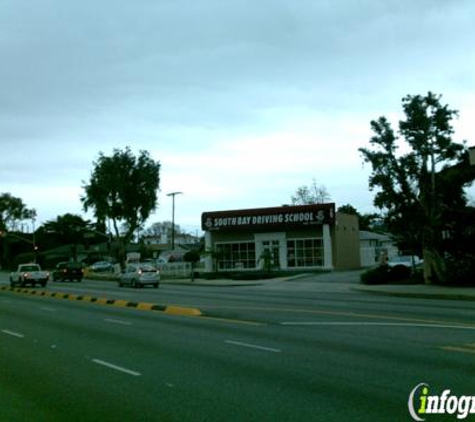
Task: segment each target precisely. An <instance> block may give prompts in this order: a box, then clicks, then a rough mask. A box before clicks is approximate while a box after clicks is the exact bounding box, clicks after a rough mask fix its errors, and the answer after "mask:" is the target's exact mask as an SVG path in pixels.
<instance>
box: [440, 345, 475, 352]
mask: <svg viewBox="0 0 475 422" xmlns="http://www.w3.org/2000/svg"><path fill="white" fill-rule="evenodd" d="M441 349H443V350H447V351H448V352H459V353H470V354H474V355H475V343H469V344H463V345H462V346H444V347H441Z"/></svg>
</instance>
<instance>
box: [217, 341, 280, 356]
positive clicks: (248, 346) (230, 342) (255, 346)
mask: <svg viewBox="0 0 475 422" xmlns="http://www.w3.org/2000/svg"><path fill="white" fill-rule="evenodd" d="M225 343H226V344H232V345H233V346H240V347H247V348H249V349H257V350H262V351H265V352H272V353H281V352H282V350H280V349H274V348H272V347H265V346H260V345H258V344H249V343H243V342H240V341H233V340H226V341H225Z"/></svg>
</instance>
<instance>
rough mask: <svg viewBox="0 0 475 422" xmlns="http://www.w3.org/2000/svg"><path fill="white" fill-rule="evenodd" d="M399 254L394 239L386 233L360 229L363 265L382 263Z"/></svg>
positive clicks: (369, 265) (370, 265)
mask: <svg viewBox="0 0 475 422" xmlns="http://www.w3.org/2000/svg"><path fill="white" fill-rule="evenodd" d="M397 254H398V248H397V246H396V242H395V241H394V239H393V238H392V237H390V236H388V235H385V234H379V233H373V232H369V231H364V230H361V231H360V256H361V266H362V267H372V266H373V265H377V264H381V263H382V262H383V261H384V260H385V259H391V258H393V257H394V256H396V255H397Z"/></svg>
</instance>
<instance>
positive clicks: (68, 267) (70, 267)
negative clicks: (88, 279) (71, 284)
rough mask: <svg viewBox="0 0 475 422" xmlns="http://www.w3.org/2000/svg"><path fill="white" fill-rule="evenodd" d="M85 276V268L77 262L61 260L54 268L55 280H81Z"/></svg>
mask: <svg viewBox="0 0 475 422" xmlns="http://www.w3.org/2000/svg"><path fill="white" fill-rule="evenodd" d="M83 277H84V268H83V266H82V264H79V263H77V262H66V261H65V262H59V263H58V264H57V265H56V267H55V269H54V270H53V281H66V280H70V281H74V280H76V281H77V282H81V281H82V278H83Z"/></svg>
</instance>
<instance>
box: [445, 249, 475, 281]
mask: <svg viewBox="0 0 475 422" xmlns="http://www.w3.org/2000/svg"><path fill="white" fill-rule="evenodd" d="M446 265H447V277H446V279H445V284H447V285H450V286H475V280H474V279H475V277H474V275H475V257H473V256H471V255H464V256H458V257H450V258H448V259H447V261H446Z"/></svg>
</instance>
